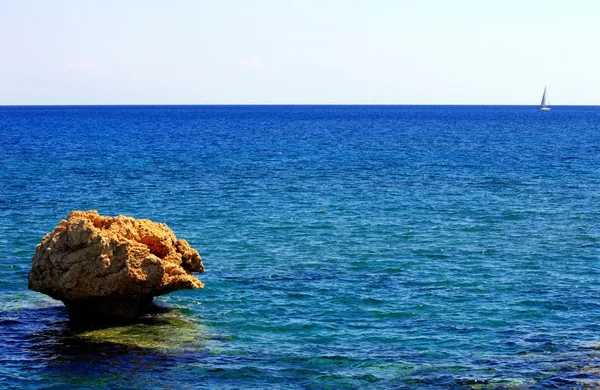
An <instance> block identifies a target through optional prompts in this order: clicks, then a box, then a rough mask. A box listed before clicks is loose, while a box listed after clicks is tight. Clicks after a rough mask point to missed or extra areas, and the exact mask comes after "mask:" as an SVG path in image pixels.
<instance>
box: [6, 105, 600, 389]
mask: <svg viewBox="0 0 600 390" xmlns="http://www.w3.org/2000/svg"><path fill="white" fill-rule="evenodd" d="M0 134H1V136H0V153H1V159H0V161H2V162H1V167H2V169H0V340H2V343H0V387H2V388H9V389H10V388H19V389H20V388H26V389H27V388H31V389H37V388H57V389H59V388H68V387H69V386H71V387H73V388H83V389H86V388H87V389H92V388H94V389H96V388H111V389H114V388H123V389H125V388H143V387H147V388H174V387H175V388H198V387H204V388H245V389H246V388H255V389H259V388H261V389H262V388H271V387H272V386H273V384H274V383H275V384H277V387H278V388H284V389H285V388H288V389H313V388H314V389H323V388H331V389H334V388H335V389H337V388H381V389H383V388H407V389H431V388H449V389H471V388H476V389H545V388H569V389H570V388H594V387H597V386H598V385H599V383H600V350H599V349H598V346H599V345H600V336H599V335H600V323H599V319H600V303H599V299H600V279H599V269H600V268H599V262H598V261H599V255H600V251H599V249H600V224H599V222H598V221H600V219H599V218H600V192H599V191H598V188H600V168H599V167H600V108H598V107H555V108H554V109H553V111H551V112H547V113H546V112H538V111H536V110H535V108H533V107H512V106H502V107H486V106H477V107H470V106H460V107H452V106H381V107H379V106H206V107H201V106H156V107H153V106H141V107H136V106H127V107H0ZM74 209H79V210H89V209H97V210H98V211H99V212H100V213H101V214H103V215H113V216H115V215H118V214H124V215H128V216H132V217H135V218H148V219H151V220H154V221H157V222H164V223H166V224H168V226H169V227H170V228H172V229H173V231H174V232H175V233H176V235H177V237H178V238H182V239H186V240H187V241H188V242H189V243H190V245H191V246H192V247H194V248H196V249H198V251H199V252H200V254H201V255H202V258H203V261H204V265H205V269H206V273H205V274H203V275H202V277H201V279H202V281H203V282H204V283H205V285H206V287H205V288H204V289H203V290H195V291H178V292H175V293H172V294H169V295H165V296H162V297H159V298H157V299H156V301H157V302H158V304H159V305H161V306H163V307H167V308H170V309H171V310H169V311H167V312H165V313H158V314H155V315H150V316H147V317H144V318H143V319H141V320H140V321H139V322H136V323H132V324H125V325H120V326H111V327H105V326H103V327H91V328H82V327H78V326H74V324H72V323H70V322H69V321H68V318H67V315H66V310H65V309H64V307H63V306H62V305H61V304H60V303H59V302H57V301H53V300H51V299H49V298H47V297H45V296H44V295H41V294H38V293H34V292H32V291H28V290H27V274H28V272H29V268H30V266H31V257H32V256H33V253H34V252H35V245H36V244H37V243H39V242H40V240H41V239H42V237H43V236H44V234H46V233H47V232H49V231H51V230H52V229H54V227H55V226H56V225H57V223H58V222H59V221H60V219H61V218H64V217H65V216H66V215H67V214H68V212H69V211H70V210H74Z"/></svg>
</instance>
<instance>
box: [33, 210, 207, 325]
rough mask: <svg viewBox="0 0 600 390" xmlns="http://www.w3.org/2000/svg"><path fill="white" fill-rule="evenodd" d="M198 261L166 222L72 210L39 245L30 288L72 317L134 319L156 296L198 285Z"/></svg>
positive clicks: (196, 256)
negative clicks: (61, 304) (55, 301)
mask: <svg viewBox="0 0 600 390" xmlns="http://www.w3.org/2000/svg"><path fill="white" fill-rule="evenodd" d="M194 272H204V266H203V264H202V259H201V258H200V255H199V254H198V252H197V251H196V250H194V249H193V248H191V247H190V245H189V244H188V243H187V241H185V240H178V239H177V238H176V237H175V234H174V233H173V231H172V230H171V229H169V228H168V227H167V225H165V224H162V223H156V222H152V221H150V220H147V219H133V218H130V217H125V216H122V215H120V216H118V217H114V218H111V217H104V216H101V215H99V214H98V212H97V211H87V212H84V211H72V212H71V213H70V214H69V216H68V217H67V219H66V220H63V221H61V222H60V224H58V226H57V227H56V229H54V231H53V232H51V233H49V234H47V235H46V236H45V237H44V238H43V239H42V242H41V243H40V244H39V245H38V246H37V248H36V251H35V256H34V257H33V264H32V267H31V271H30V273H29V288H30V289H32V290H34V291H39V292H41V293H44V294H47V295H49V296H51V297H52V298H55V299H59V300H61V301H63V302H64V304H65V306H66V307H67V310H68V311H69V316H70V317H71V318H72V319H75V320H77V319H97V318H101V319H102V318H104V319H112V318H121V319H132V318H137V317H138V316H140V315H141V314H143V313H144V312H145V311H146V310H147V309H148V307H149V306H150V304H151V302H152V299H153V298H154V297H155V296H158V295H163V294H167V293H169V292H172V291H175V290H181V289H194V288H202V287H204V285H203V284H202V282H201V281H199V280H198V279H196V277H195V276H194Z"/></svg>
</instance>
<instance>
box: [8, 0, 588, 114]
mask: <svg viewBox="0 0 600 390" xmlns="http://www.w3.org/2000/svg"><path fill="white" fill-rule="evenodd" d="M599 20H600V1H597V0H569V1H565V0H560V1H559V0H545V1H539V0H501V1H498V0H495V1H490V0H361V1H354V0H277V1H276V0H211V1H208V0H164V1H158V0H118V1H114V0H98V1H96V0H52V1H50V0H0V105H55V104H56V105H62V104H524V105H536V104H539V102H540V100H541V96H542V92H543V89H544V87H545V86H547V87H548V94H549V97H550V103H551V104H552V105H600V94H597V93H596V91H599V90H600V43H599V42H598V41H599V40H600V21H599Z"/></svg>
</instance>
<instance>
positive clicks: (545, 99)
mask: <svg viewBox="0 0 600 390" xmlns="http://www.w3.org/2000/svg"><path fill="white" fill-rule="evenodd" d="M538 110H540V111H550V110H551V108H550V104H549V103H548V95H546V87H544V95H542V102H541V103H540V106H539V107H538Z"/></svg>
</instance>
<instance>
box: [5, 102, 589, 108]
mask: <svg viewBox="0 0 600 390" xmlns="http://www.w3.org/2000/svg"><path fill="white" fill-rule="evenodd" d="M127 106H131V107H140V106H164V107H175V106H177V107H181V106H195V107H198V106H447V107H453V106H454V107H456V106H470V107H473V106H479V107H538V106H539V104H506V103H497V104H477V103H476V104H471V103H430V104H427V103H100V104H79V103H76V104H64V103H60V104H0V107H127ZM599 106H600V105H598V104H553V105H552V107H599Z"/></svg>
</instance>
